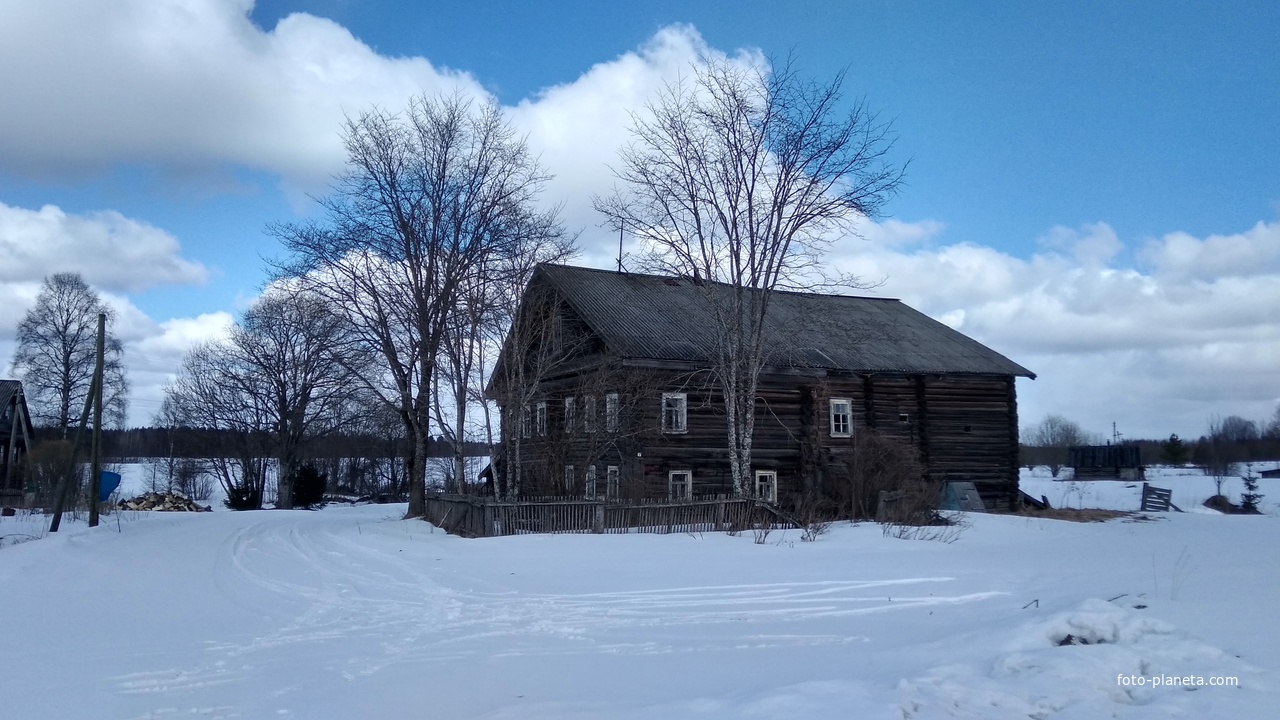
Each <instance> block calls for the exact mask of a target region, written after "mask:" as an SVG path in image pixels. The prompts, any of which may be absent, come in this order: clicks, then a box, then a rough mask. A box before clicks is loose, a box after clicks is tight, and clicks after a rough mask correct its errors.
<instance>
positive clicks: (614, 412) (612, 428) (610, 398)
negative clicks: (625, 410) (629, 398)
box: [604, 393, 618, 432]
mask: <svg viewBox="0 0 1280 720" xmlns="http://www.w3.org/2000/svg"><path fill="white" fill-rule="evenodd" d="M604 431H605V432H618V393H609V394H608V395H605V396H604Z"/></svg>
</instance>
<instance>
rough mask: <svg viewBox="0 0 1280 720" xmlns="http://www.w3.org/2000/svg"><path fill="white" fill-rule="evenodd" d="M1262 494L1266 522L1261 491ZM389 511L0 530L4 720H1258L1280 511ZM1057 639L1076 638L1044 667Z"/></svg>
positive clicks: (1263, 709) (1274, 700) (178, 517)
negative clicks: (615, 525)
mask: <svg viewBox="0 0 1280 720" xmlns="http://www.w3.org/2000/svg"><path fill="white" fill-rule="evenodd" d="M1026 482H1027V483H1029V484H1035V483H1045V484H1048V483H1052V482H1054V481H1052V480H1040V479H1037V478H1034V477H1028V478H1027V479H1026ZM1173 482H1174V481H1173V480H1171V481H1170V483H1169V484H1173ZM1187 482H1202V480H1196V479H1194V478H1188V479H1187ZM1208 482H1209V488H1210V491H1212V480H1209V481H1208ZM1095 484H1096V483H1084V485H1090V486H1091V485H1095ZM1062 485H1063V483H1056V484H1055V485H1054V487H1058V486H1062ZM1117 487H1122V485H1120V484H1117V483H1111V484H1110V487H1109V488H1108V489H1106V490H1102V489H1096V488H1088V489H1087V490H1088V493H1089V494H1088V495H1085V496H1084V497H1085V500H1084V501H1083V506H1088V504H1089V503H1088V499H1087V498H1088V497H1094V496H1097V497H1112V502H1115V503H1120V502H1121V500H1122V499H1123V498H1121V497H1119V496H1118V491H1117ZM1031 491H1032V492H1033V494H1037V495H1038V494H1041V492H1040V491H1038V490H1034V489H1032V490H1031ZM1176 492H1177V491H1176V490H1175V502H1177V501H1178V495H1177V494H1176ZM1188 492H1190V491H1188ZM1262 492H1263V493H1264V494H1267V495H1268V498H1267V500H1265V501H1264V507H1267V506H1268V505H1271V507H1274V504H1273V503H1272V502H1271V501H1273V500H1275V499H1280V483H1277V482H1275V481H1263V485H1262ZM1044 494H1047V495H1049V497H1050V499H1051V500H1054V501H1055V504H1058V503H1057V502H1056V501H1057V500H1058V498H1056V497H1055V496H1054V495H1052V494H1051V493H1049V492H1047V491H1046V492H1045V493H1044ZM1072 497H1073V498H1074V497H1075V496H1074V495H1073V496H1072ZM1206 497H1207V495H1206ZM1200 499H1201V500H1203V497H1201V498H1200ZM1066 504H1068V505H1070V506H1072V507H1075V506H1077V503H1075V502H1074V499H1073V501H1072V502H1070V503H1066ZM1186 504H1187V505H1191V504H1193V503H1191V502H1187V503H1186ZM1125 509H1132V508H1131V507H1126V508H1125ZM403 511H404V507H403V506H402V505H400V506H364V507H354V508H353V507H332V508H328V509H325V510H323V511H319V512H307V511H262V512H247V513H233V512H226V511H223V512H213V513H199V514H180V513H174V514H161V513H124V514H121V515H119V516H110V517H108V518H106V519H105V522H104V524H103V526H102V527H99V528H97V529H94V530H89V529H87V528H85V527H84V526H83V525H82V524H80V523H70V524H68V525H64V532H61V533H58V534H57V535H55V536H44V537H39V536H40V535H42V534H43V533H42V531H41V529H40V525H39V522H43V520H42V519H33V518H22V517H18V518H3V519H0V535H5V536H15V537H16V536H18V535H23V534H25V535H28V536H30V537H32V538H39V539H35V540H33V541H29V542H21V543H19V544H10V543H9V542H5V543H4V547H3V548H0V613H3V615H0V619H2V622H3V625H0V628H2V630H0V638H3V640H2V641H0V677H3V679H4V680H3V684H0V718H15V719H17V718H37V717H50V718H170V717H221V718H231V717H235V718H290V717H292V718H344V719H345V718H378V719H380V720H381V719H384V718H420V717H432V718H521V719H529V718H653V717H661V718H851V717H856V718H864V717H865V718H894V719H902V718H953V717H958V718H1020V719H1025V718H1037V719H1048V718H1099V717H1118V718H1166V717H1187V718H1208V717H1232V718H1237V717H1238V718H1265V717H1275V712H1276V710H1275V708H1276V707H1280V673H1278V672H1277V669H1280V643H1277V640H1278V639H1280V638H1278V637H1277V636H1278V635H1280V632H1277V630H1278V629H1280V624H1278V621H1277V618H1276V615H1275V603H1276V599H1277V598H1278V597H1280V592H1278V590H1280V578H1278V577H1277V574H1276V568H1277V567H1280V514H1273V515H1269V516H1252V517H1243V516H1222V515H1214V514H1205V513H1185V514H1178V513H1170V514H1167V515H1161V516H1158V517H1153V519H1150V520H1140V521H1135V520H1113V521H1110V522H1106V523H1088V524H1079V523H1070V522H1063V521H1055V520H1043V519H1033V518H1026V517H1011V516H987V515H971V516H969V517H968V521H969V522H970V523H971V525H970V527H968V528H967V529H966V530H964V531H963V532H962V533H961V534H960V535H959V536H958V538H957V539H955V541H954V542H951V543H942V542H933V541H923V540H898V539H893V538H888V537H885V536H884V535H883V534H882V532H881V530H880V528H879V527H877V526H875V525H870V524H865V525H860V526H851V525H848V524H841V525H837V526H835V527H834V528H833V529H832V530H831V532H830V533H828V534H827V535H824V536H822V537H821V538H820V539H819V540H818V541H817V542H816V543H802V542H800V541H799V537H798V535H797V534H796V533H795V532H787V533H781V532H775V533H774V534H772V535H770V536H769V538H768V542H767V543H766V544H764V545H757V544H754V543H753V542H752V538H751V536H750V534H749V533H748V534H746V535H744V536H739V537H730V536H727V535H723V534H707V535H698V536H690V535H665V536H664V535H604V536H590V535H556V536H520V537H507V538H494V539H485V540H464V539H460V538H456V537H452V536H448V535H445V534H444V533H442V532H439V531H433V529H432V528H431V526H429V525H427V524H425V523H422V522H416V521H403V520H400V519H398V518H399V516H400V515H401V514H402V513H403ZM1068 635H1070V636H1071V638H1072V639H1074V640H1076V641H1078V642H1081V643H1083V642H1087V643H1088V644H1067V645H1061V646H1060V645H1059V643H1060V642H1062V641H1063V640H1064V639H1065V638H1067V636H1068ZM1156 677H1161V678H1162V679H1163V678H1165V677H1169V678H1173V677H1177V678H1179V679H1182V678H1187V677H1191V678H1193V679H1192V682H1194V681H1195V680H1194V678H1203V680H1204V682H1205V683H1209V682H1213V681H1215V679H1216V678H1235V679H1236V680H1235V683H1236V684H1235V685H1233V686H1219V685H1208V684H1206V685H1202V686H1191V687H1185V686H1176V687H1170V686H1167V685H1161V686H1155V685H1154V684H1153V683H1154V678H1156ZM1139 678H1140V679H1141V680H1139ZM1126 680H1127V681H1128V682H1129V684H1124V681H1126ZM1139 682H1141V683H1142V684H1138V683H1139Z"/></svg>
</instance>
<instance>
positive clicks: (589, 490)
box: [585, 464, 596, 499]
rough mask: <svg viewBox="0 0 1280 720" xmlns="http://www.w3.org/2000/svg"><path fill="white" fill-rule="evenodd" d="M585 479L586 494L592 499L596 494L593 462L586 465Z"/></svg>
mask: <svg viewBox="0 0 1280 720" xmlns="http://www.w3.org/2000/svg"><path fill="white" fill-rule="evenodd" d="M585 480H586V496H587V497H589V498H592V499H594V498H595V496H596V466H595V465H594V464H592V465H588V466H587V476H586V478H585Z"/></svg>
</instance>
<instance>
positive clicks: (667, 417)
mask: <svg viewBox="0 0 1280 720" xmlns="http://www.w3.org/2000/svg"><path fill="white" fill-rule="evenodd" d="M688 405H689V400H688V397H687V396H686V395H685V394H684V393H662V432H665V433H682V432H688V431H689V427H688V424H687V420H688Z"/></svg>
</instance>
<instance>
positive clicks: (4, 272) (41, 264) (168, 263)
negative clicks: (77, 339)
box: [0, 202, 208, 300]
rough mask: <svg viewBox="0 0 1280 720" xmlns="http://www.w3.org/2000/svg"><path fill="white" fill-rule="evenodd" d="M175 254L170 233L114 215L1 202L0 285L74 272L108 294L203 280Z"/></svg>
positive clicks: (200, 269) (192, 264) (197, 269)
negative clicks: (34, 207)
mask: <svg viewBox="0 0 1280 720" xmlns="http://www.w3.org/2000/svg"><path fill="white" fill-rule="evenodd" d="M179 252H180V249H179V247H178V241H177V240H176V239H175V238H174V237H173V236H172V235H169V234H168V233H166V232H165V231H163V230H161V229H159V228H157V227H154V226H151V225H148V224H146V223H142V222H138V221H137V220H131V219H129V218H127V217H125V216H123V215H121V214H120V213H118V212H115V211H111V210H108V211H104V212H97V213H90V214H87V215H74V214H71V215H69V214H67V213H65V212H63V211H62V210H61V209H59V208H57V207H55V206H53V205H45V206H44V207H42V208H40V209H39V210H27V209H25V208H17V207H11V206H9V205H6V204H4V203H2V202H0V287H4V286H5V285H6V284H8V283H28V284H29V283H31V282H35V283H39V281H40V280H41V279H42V278H44V277H45V276H46V275H50V274H52V273H55V272H78V273H80V274H81V275H82V276H84V278H85V280H86V281H87V282H89V283H90V284H91V285H94V286H97V287H100V288H103V289H106V290H122V291H137V290H144V289H146V288H150V287H155V286H157V285H172V284H199V283H203V282H205V280H206V279H207V278H208V272H207V271H206V270H205V268H204V267H203V266H202V265H200V264H199V263H196V262H192V261H190V260H187V259H185V258H183V257H181V255H180V254H179ZM34 298H35V296H34V294H32V295H31V299H33V300H34Z"/></svg>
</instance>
